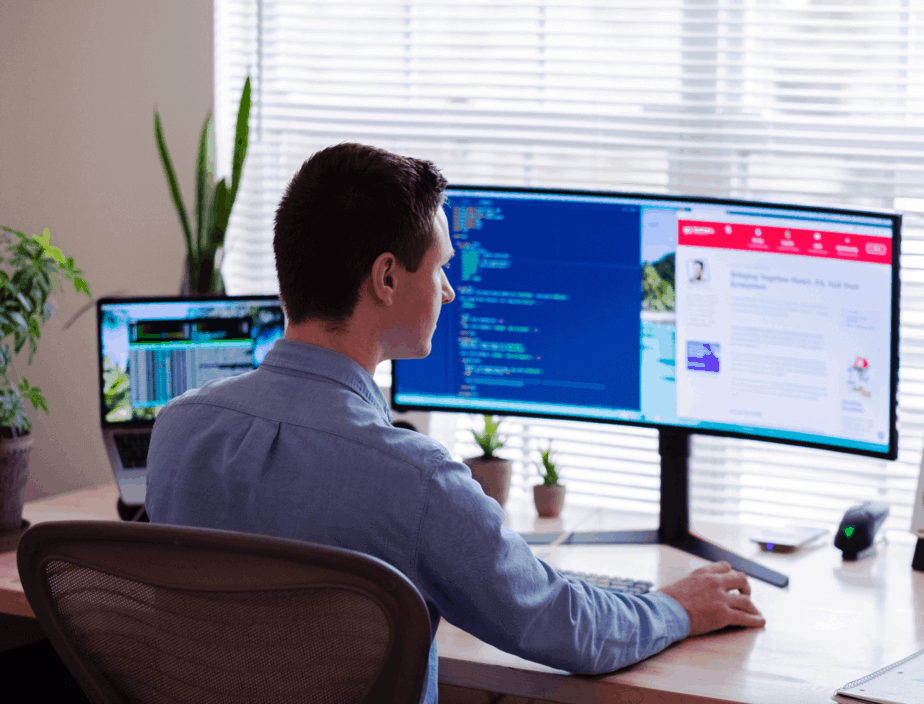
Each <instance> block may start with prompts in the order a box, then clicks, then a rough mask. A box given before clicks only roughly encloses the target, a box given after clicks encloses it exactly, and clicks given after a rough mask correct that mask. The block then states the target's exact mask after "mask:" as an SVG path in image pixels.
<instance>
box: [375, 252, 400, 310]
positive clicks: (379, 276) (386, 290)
mask: <svg viewBox="0 0 924 704" xmlns="http://www.w3.org/2000/svg"><path fill="white" fill-rule="evenodd" d="M398 276H399V273H398V262H397V260H396V259H395V255H393V254H392V253H391V252H383V253H382V254H380V255H379V256H378V257H377V258H376V260H375V261H374V262H373V263H372V273H371V274H370V277H369V278H370V281H369V283H370V286H371V288H372V291H371V293H372V295H373V297H374V298H375V299H376V301H378V302H379V303H383V304H385V305H391V304H392V303H393V302H394V298H395V283H396V281H397V279H398Z"/></svg>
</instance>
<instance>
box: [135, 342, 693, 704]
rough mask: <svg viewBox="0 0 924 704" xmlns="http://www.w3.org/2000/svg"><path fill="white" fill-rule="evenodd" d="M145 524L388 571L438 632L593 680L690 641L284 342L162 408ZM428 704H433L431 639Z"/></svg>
mask: <svg viewBox="0 0 924 704" xmlns="http://www.w3.org/2000/svg"><path fill="white" fill-rule="evenodd" d="M146 506H147V513H148V516H149V517H150V519H151V522H152V523H166V524H172V525H189V526H200V527H203V528H221V529H225V530H239V531H246V532H250V533H259V534H264V535H274V536H279V537H284V538H297V539H301V540H308V541H313V542H318V543H322V544H325V545H333V546H335V547H341V548H348V549H351V550H358V551H360V552H364V553H367V554H369V555H373V556H375V557H378V558H380V559H382V560H385V561H386V562H388V563H390V564H392V565H393V566H395V567H397V568H398V569H399V570H401V572H403V573H404V574H405V575H406V576H407V577H408V578H409V579H410V580H411V581H412V582H413V583H414V584H415V585H416V586H417V588H418V589H419V590H420V593H421V594H422V595H423V598H424V600H425V601H426V603H427V606H428V608H429V610H430V617H431V621H432V632H433V635H434V636H435V634H436V629H437V626H438V625H439V620H440V618H441V617H442V618H445V619H447V620H448V621H449V622H450V623H452V624H454V625H456V626H458V627H459V628H461V629H463V630H465V631H467V632H468V633H471V634H472V635H474V636H476V637H478V638H480V639H481V640H483V641H484V642H486V643H489V644H491V645H493V646H495V647H497V648H499V649H501V650H503V651H506V652H508V653H513V654H514V655H518V656H520V657H522V658H526V659H528V660H532V661H534V662H538V663H542V664H544V665H547V666H549V667H554V668H558V669H561V670H566V671H568V672H577V673H586V674H598V673H604V672H611V671H613V670H617V669H619V668H621V667H625V666H626V665H630V664H632V663H635V662H638V661H639V660H642V659H644V658H646V657H648V656H650V655H653V654H654V653H657V652H659V651H661V650H662V649H664V648H665V647H667V646H668V645H670V644H671V643H673V642H674V641H677V640H680V639H682V638H685V637H686V636H687V635H688V634H689V632H690V620H689V617H688V616H687V613H686V611H684V609H683V608H682V607H681V606H680V604H678V603H677V602H676V601H675V600H674V599H673V598H671V597H669V596H667V595H666V594H661V593H659V592H651V593H648V594H646V595H644V596H631V595H621V594H614V593H612V592H607V591H603V590H601V589H597V588H595V587H592V586H589V585H587V584H586V583H584V582H582V581H580V580H576V579H571V578H568V579H566V578H564V577H562V576H560V575H559V574H558V573H557V572H556V571H555V570H554V569H553V568H551V567H549V566H548V565H547V564H546V563H545V562H543V561H542V560H540V559H537V558H536V557H535V556H534V555H533V554H532V552H531V551H530V548H529V546H527V544H526V543H525V542H524V541H523V539H522V538H521V537H520V536H519V535H518V534H517V533H515V532H513V531H511V530H510V529H508V528H506V527H505V526H504V525H503V522H504V518H505V515H504V511H503V509H501V507H500V506H499V505H498V503H497V502H496V501H495V500H494V499H490V498H488V497H487V496H485V494H484V492H482V490H481V487H480V486H479V485H478V483H477V482H476V481H475V480H474V479H472V476H471V472H470V470H469V468H468V467H467V466H466V465H464V464H462V463H461V462H456V461H455V460H453V459H452V457H451V456H450V454H449V452H448V451H447V450H446V448H445V447H443V446H442V445H441V444H440V443H438V442H436V441H435V440H432V439H431V438H428V437H426V436H425V435H421V434H420V433H415V432H414V431H412V430H403V429H400V428H395V427H394V426H392V423H391V411H390V409H389V407H388V404H387V402H386V400H385V398H384V397H383V396H382V393H381V391H380V390H379V388H378V386H377V385H376V384H375V382H374V381H373V379H372V376H370V374H369V373H368V372H367V371H366V370H365V369H363V368H362V367H360V366H359V365H358V364H357V363H356V362H354V361H353V360H351V359H349V358H348V357H346V356H344V355H342V354H340V353H338V352H334V351H333V350H329V349H326V348H323V347H318V346H316V345H310V344H306V343H302V342H295V341H292V340H286V339H283V340H279V341H277V342H276V343H275V345H274V346H273V348H272V349H271V350H270V351H269V353H268V354H267V355H266V357H265V358H264V360H263V362H262V363H261V364H260V366H259V368H257V369H255V370H254V371H252V372H248V373H246V374H242V375H239V376H236V377H233V378H231V379H224V380H222V381H218V382H211V383H208V384H206V385H205V386H203V387H202V388H201V389H195V390H191V391H188V392H186V393H185V394H183V395H182V396H180V397H179V398H176V399H174V400H173V401H171V402H170V403H169V404H168V405H167V407H166V408H164V409H163V410H162V411H161V412H160V414H159V415H158V417H157V422H156V423H155V425H154V431H153V434H152V437H151V446H150V451H149V453H148V476H147V500H146ZM422 701H424V702H427V703H428V704H431V703H435V702H436V701H437V653H436V640H435V639H434V640H433V642H432V645H431V647H430V664H429V669H428V673H427V681H426V683H425V687H424V694H423V698H422Z"/></svg>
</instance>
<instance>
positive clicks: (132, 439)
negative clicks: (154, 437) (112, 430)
mask: <svg viewBox="0 0 924 704" xmlns="http://www.w3.org/2000/svg"><path fill="white" fill-rule="evenodd" d="M115 444H116V449H117V450H118V451H119V459H121V460H122V466H123V467H124V468H125V469H131V468H132V467H147V465H148V445H150V444H151V434H150V433H120V434H116V435H115Z"/></svg>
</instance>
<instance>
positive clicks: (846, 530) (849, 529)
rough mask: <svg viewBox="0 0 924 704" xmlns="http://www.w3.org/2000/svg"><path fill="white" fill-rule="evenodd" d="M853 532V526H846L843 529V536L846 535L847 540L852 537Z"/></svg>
mask: <svg viewBox="0 0 924 704" xmlns="http://www.w3.org/2000/svg"><path fill="white" fill-rule="evenodd" d="M853 531H854V528H853V526H847V527H846V528H844V535H846V536H847V537H848V538H849V537H850V536H851V535H853Z"/></svg>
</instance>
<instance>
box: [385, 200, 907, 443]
mask: <svg viewBox="0 0 924 704" xmlns="http://www.w3.org/2000/svg"><path fill="white" fill-rule="evenodd" d="M453 191H494V192H500V193H526V194H529V193H535V194H538V195H543V194H546V195H562V196H578V197H581V196H593V197H611V198H629V199H641V200H648V201H652V202H658V201H674V202H676V201H681V202H685V203H694V204H707V205H721V206H743V207H758V208H767V209H770V210H790V211H802V212H821V213H829V214H835V215H837V214H840V215H851V216H869V217H877V218H886V219H888V220H889V221H891V223H892V330H891V335H890V337H891V340H890V344H891V362H890V371H891V379H890V381H889V391H890V393H891V401H890V406H889V415H890V418H889V447H888V449H887V450H885V451H878V450H867V449H863V448H855V447H847V446H841V445H832V444H826V443H819V442H812V441H808V440H797V439H793V438H776V437H767V436H759V435H754V434H749V433H742V432H737V431H730V430H722V429H716V428H700V427H697V426H690V425H679V424H672V423H657V422H652V421H635V420H624V419H618V418H589V417H581V416H573V415H566V414H565V415H563V414H546V413H536V412H533V413H528V412H514V411H508V410H506V409H504V410H502V411H499V410H497V409H496V408H491V407H490V405H486V406H484V407H477V408H464V409H459V408H445V407H443V406H435V405H430V404H424V403H412V404H408V403H402V404H399V403H397V401H396V398H395V397H396V394H397V384H396V383H395V380H396V379H397V377H398V362H399V361H402V362H413V361H414V360H413V359H404V360H395V359H393V360H391V375H392V377H391V378H392V382H391V389H390V403H391V407H392V408H393V409H394V410H396V411H398V412H402V413H403V412H408V411H426V412H442V413H468V414H491V415H495V416H510V417H522V418H539V419H549V420H566V421H582V422H585V423H605V424H607V425H630V426H635V427H644V428H655V429H657V430H660V429H662V428H665V429H671V430H683V431H687V432H689V433H691V434H694V433H695V434H699V435H713V436H720V437H731V438H740V439H743V440H757V441H761V442H773V443H777V444H781V445H791V446H796V447H807V448H813V449H819V450H828V451H832V452H842V453H847V454H854V455H862V456H866V457H875V458H877V459H886V460H894V459H896V458H897V457H898V425H897V420H898V365H899V354H898V344H899V340H898V331H899V317H900V310H899V300H900V293H901V276H900V274H901V272H900V267H899V262H900V250H901V225H902V214H901V213H900V212H898V211H894V210H885V209H875V208H853V207H848V206H830V205H821V204H811V203H780V202H775V201H759V200H744V199H738V198H716V197H710V196H685V195H676V194H675V195H671V194H660V193H658V194H655V193H631V192H626V191H592V190H579V189H559V188H539V187H536V188H532V187H518V186H485V185H481V186H479V185H456V184H451V185H449V186H447V187H446V193H447V194H449V195H451V193H452V192H453ZM640 264H641V263H640Z"/></svg>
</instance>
